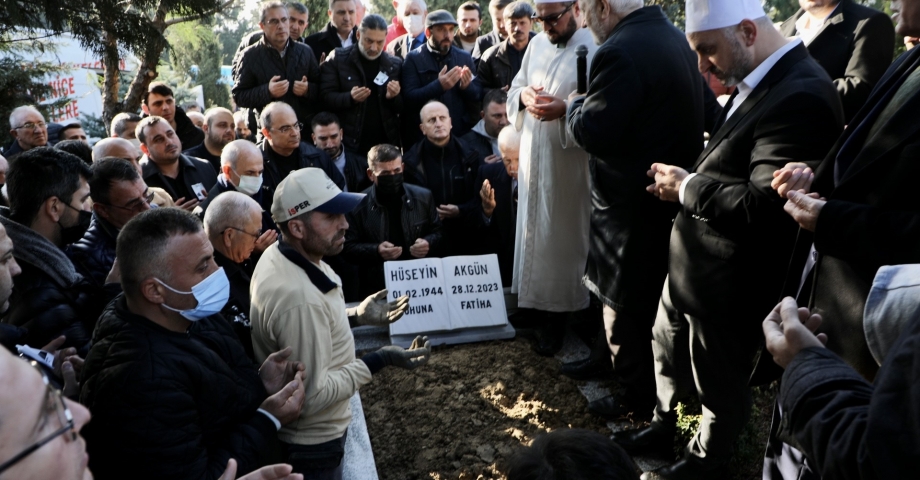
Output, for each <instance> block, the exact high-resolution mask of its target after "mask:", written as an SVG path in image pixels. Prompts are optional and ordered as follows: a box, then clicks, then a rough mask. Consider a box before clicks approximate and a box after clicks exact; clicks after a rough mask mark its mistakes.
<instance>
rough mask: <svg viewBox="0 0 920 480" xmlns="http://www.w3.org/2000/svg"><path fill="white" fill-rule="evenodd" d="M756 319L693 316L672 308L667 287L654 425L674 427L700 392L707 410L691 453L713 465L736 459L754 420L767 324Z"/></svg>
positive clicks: (657, 350) (659, 327)
mask: <svg viewBox="0 0 920 480" xmlns="http://www.w3.org/2000/svg"><path fill="white" fill-rule="evenodd" d="M764 315H766V312H764ZM755 317H756V315H754V314H744V313H742V312H739V314H738V315H737V316H735V317H733V318H731V319H718V320H715V319H702V318H697V317H694V316H691V315H687V314H685V313H682V312H680V311H678V310H677V309H676V308H675V307H674V305H673V304H672V303H671V294H670V291H669V288H668V284H667V282H665V286H664V290H663V291H662V294H661V302H660V303H659V307H658V317H657V318H656V320H655V327H654V328H653V329H652V338H653V342H652V351H653V352H654V355H655V382H656V386H657V391H658V405H657V407H655V417H654V419H653V420H652V421H653V422H658V423H660V424H662V425H665V426H667V427H669V428H670V427H673V425H674V422H675V421H676V420H677V411H676V408H677V402H679V401H681V400H683V399H685V398H686V397H687V396H689V395H691V394H692V393H693V392H694V391H695V392H696V394H697V395H698V396H699V399H700V403H701V404H702V405H703V420H702V422H700V429H699V431H697V433H696V435H695V436H694V437H693V439H692V440H691V441H690V444H689V445H688V446H687V451H688V454H689V455H693V456H695V457H698V459H699V460H700V461H702V462H703V463H705V464H707V465H711V466H717V465H720V464H722V463H724V462H726V461H728V460H729V459H730V458H731V455H732V449H733V445H734V443H735V441H736V440H737V439H738V435H739V434H740V433H741V430H742V429H743V428H744V425H745V424H746V423H747V421H748V418H749V416H750V412H751V389H750V387H748V377H749V376H750V373H751V368H752V360H753V357H754V353H755V352H756V349H757V347H758V345H759V342H760V336H759V335H758V333H759V330H760V325H761V322H762V321H763V319H762V318H761V319H760V321H756V318H755Z"/></svg>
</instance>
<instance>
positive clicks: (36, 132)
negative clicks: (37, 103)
mask: <svg viewBox="0 0 920 480" xmlns="http://www.w3.org/2000/svg"><path fill="white" fill-rule="evenodd" d="M10 136H12V137H13V143H12V144H11V145H10V146H9V147H7V148H6V150H4V152H3V155H5V156H6V157H7V158H10V157H12V156H13V155H16V154H17V153H21V152H25V151H28V150H31V149H33V148H35V147H43V146H45V145H47V144H48V124H47V123H45V117H43V116H42V114H41V112H39V111H38V109H36V108H35V107H33V106H31V105H26V106H22V107H17V108H15V109H13V111H12V113H10Z"/></svg>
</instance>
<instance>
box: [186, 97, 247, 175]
mask: <svg viewBox="0 0 920 480" xmlns="http://www.w3.org/2000/svg"><path fill="white" fill-rule="evenodd" d="M201 129H202V130H203V131H204V142H202V143H201V144H200V145H198V146H196V147H194V148H190V149H188V150H186V151H184V152H182V153H183V154H185V155H188V156H190V157H195V158H200V159H202V160H207V162H208V163H210V164H211V166H212V167H214V170H220V152H221V151H222V150H223V149H224V146H226V145H227V144H228V143H230V142H232V141H233V140H234V139H235V138H236V132H234V131H233V129H234V125H233V114H232V113H230V110H227V109H226V108H222V107H214V108H209V109H208V111H206V112H204V123H203V124H202V126H201Z"/></svg>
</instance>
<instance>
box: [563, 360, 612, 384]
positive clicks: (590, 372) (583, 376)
mask: <svg viewBox="0 0 920 480" xmlns="http://www.w3.org/2000/svg"><path fill="white" fill-rule="evenodd" d="M559 373H561V374H563V375H565V376H566V377H569V378H571V379H572V380H609V379H611V378H613V366H612V365H611V364H610V358H609V357H607V358H601V359H596V358H591V357H588V358H586V359H584V360H577V361H574V362H570V363H564V364H562V366H560V367H559Z"/></svg>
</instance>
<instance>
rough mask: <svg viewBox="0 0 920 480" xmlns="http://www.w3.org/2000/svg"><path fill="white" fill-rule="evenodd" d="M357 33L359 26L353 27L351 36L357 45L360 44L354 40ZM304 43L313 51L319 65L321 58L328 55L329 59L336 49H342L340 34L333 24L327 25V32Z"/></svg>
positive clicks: (322, 31) (310, 37) (308, 38)
mask: <svg viewBox="0 0 920 480" xmlns="http://www.w3.org/2000/svg"><path fill="white" fill-rule="evenodd" d="M357 31H358V27H357V26H354V27H352V29H351V36H352V39H353V40H352V41H353V42H355V44H357V43H358V40H357V39H355V38H354V37H355V32H357ZM303 43H306V44H307V45H309V46H310V48H311V49H313V55H314V56H315V57H316V62H317V64H318V63H319V59H320V57H322V56H323V55H326V56H327V58H328V56H329V52H331V51H333V50H335V49H336V48H342V39H341V38H339V32H337V31H336V30H335V25H333V24H332V22H329V23H327V24H326V29H325V30H321V31H319V32H316V33H314V34H313V35H309V36H307V38H306V39H304V41H303Z"/></svg>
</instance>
